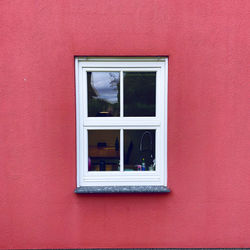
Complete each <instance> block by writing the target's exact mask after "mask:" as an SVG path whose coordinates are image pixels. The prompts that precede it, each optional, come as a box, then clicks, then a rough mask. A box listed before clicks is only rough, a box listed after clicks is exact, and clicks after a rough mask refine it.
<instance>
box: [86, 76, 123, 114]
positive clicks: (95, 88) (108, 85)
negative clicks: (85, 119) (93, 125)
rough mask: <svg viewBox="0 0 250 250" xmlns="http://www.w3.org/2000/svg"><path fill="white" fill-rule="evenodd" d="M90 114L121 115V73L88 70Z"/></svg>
mask: <svg viewBox="0 0 250 250" xmlns="http://www.w3.org/2000/svg"><path fill="white" fill-rule="evenodd" d="M87 83H88V116H89V117H96V116H120V73H119V72H88V73H87Z"/></svg>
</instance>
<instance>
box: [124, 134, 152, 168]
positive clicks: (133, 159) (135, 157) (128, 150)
mask: <svg viewBox="0 0 250 250" xmlns="http://www.w3.org/2000/svg"><path fill="white" fill-rule="evenodd" d="M154 170H155V130H124V171H154Z"/></svg>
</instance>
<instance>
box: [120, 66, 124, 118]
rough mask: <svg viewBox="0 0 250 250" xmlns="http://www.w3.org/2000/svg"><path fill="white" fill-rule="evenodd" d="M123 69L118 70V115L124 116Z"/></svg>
mask: <svg viewBox="0 0 250 250" xmlns="http://www.w3.org/2000/svg"><path fill="white" fill-rule="evenodd" d="M123 89H124V87H123V71H122V70H121V71H120V117H123V116H124V97H123V95H124V92H123Z"/></svg>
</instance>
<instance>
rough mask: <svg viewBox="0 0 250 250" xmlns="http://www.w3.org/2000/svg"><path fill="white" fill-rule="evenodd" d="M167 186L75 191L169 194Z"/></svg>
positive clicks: (80, 192) (96, 188) (88, 188)
mask: <svg viewBox="0 0 250 250" xmlns="http://www.w3.org/2000/svg"><path fill="white" fill-rule="evenodd" d="M169 192H170V189H169V188H168V187H165V186H102V187H100V186H86V187H78V188H76V189H75V193H76V194H112V193H169Z"/></svg>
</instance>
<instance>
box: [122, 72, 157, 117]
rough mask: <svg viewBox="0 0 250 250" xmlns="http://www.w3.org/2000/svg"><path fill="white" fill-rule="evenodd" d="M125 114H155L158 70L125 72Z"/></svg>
mask: <svg viewBox="0 0 250 250" xmlns="http://www.w3.org/2000/svg"><path fill="white" fill-rule="evenodd" d="M123 77H124V116H155V109H156V101H155V100H156V72H124V73H123Z"/></svg>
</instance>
